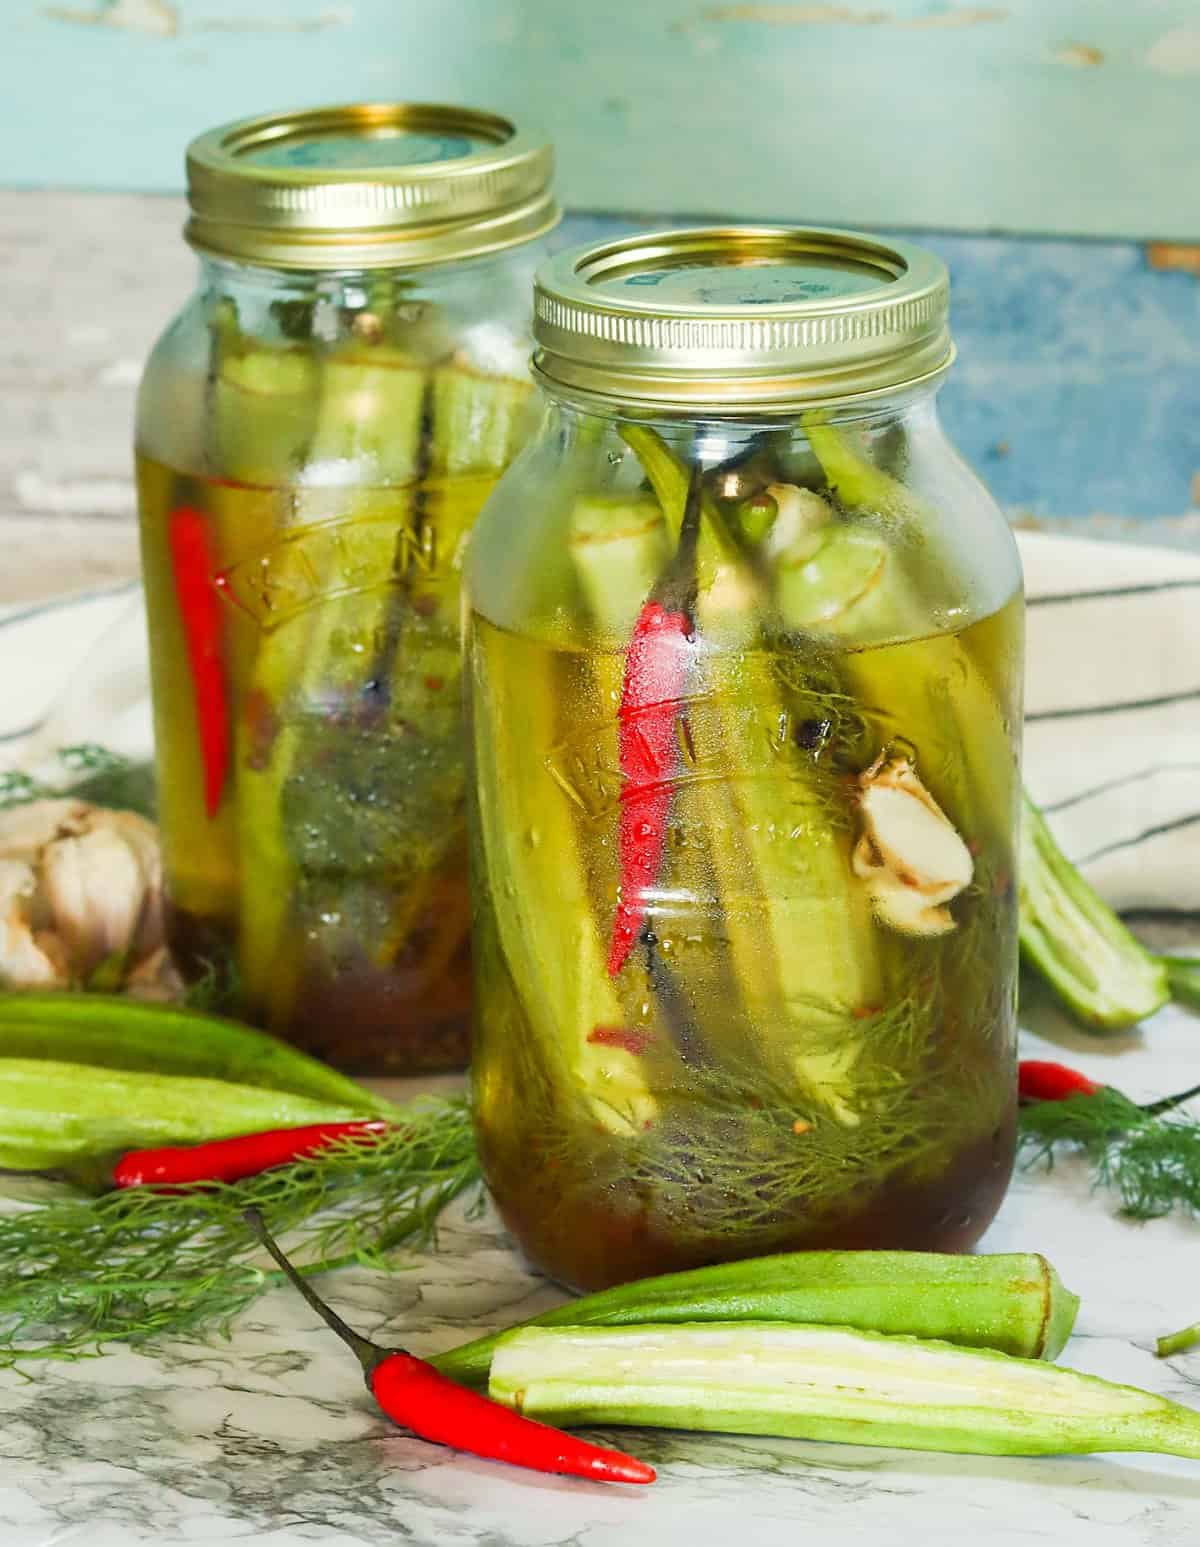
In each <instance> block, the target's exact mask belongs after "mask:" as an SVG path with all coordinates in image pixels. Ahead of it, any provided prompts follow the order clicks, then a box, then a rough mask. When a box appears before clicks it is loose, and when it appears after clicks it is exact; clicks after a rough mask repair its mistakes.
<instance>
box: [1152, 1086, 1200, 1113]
mask: <svg viewBox="0 0 1200 1547" xmlns="http://www.w3.org/2000/svg"><path fill="white" fill-rule="evenodd" d="M1194 1096H1200V1085H1193V1086H1192V1087H1191V1088H1190V1090H1181V1091H1178V1092H1177V1093H1176V1094H1175V1095H1174V1096H1163V1097H1161V1098H1160V1099H1159V1100H1158V1101H1146V1102H1143V1103H1142V1111H1143V1112H1145V1113H1146V1114H1147V1115H1148V1116H1150V1117H1161V1116H1162V1114H1163V1113H1164V1112H1172V1111H1174V1109H1175V1108H1176V1107H1181V1106H1182V1105H1183V1104H1184V1102H1185V1101H1191V1100H1192V1098H1193V1097H1194Z"/></svg>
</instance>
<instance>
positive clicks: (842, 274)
mask: <svg viewBox="0 0 1200 1547" xmlns="http://www.w3.org/2000/svg"><path fill="white" fill-rule="evenodd" d="M947 291H948V287H947V279H946V274H945V270H944V268H943V266H942V265H941V263H940V262H939V261H938V260H937V259H936V258H935V257H933V256H932V255H931V254H929V253H927V252H924V251H922V250H921V249H919V248H916V247H913V246H911V245H909V244H906V243H891V242H888V243H883V242H879V241H875V240H873V239H870V238H866V237H858V236H855V235H854V234H852V233H844V232H832V231H819V230H816V231H809V230H797V229H773V228H767V229H762V228H759V229H753V230H749V229H748V230H738V229H717V230H701V231H690V232H689V231H684V232H670V233H662V234H658V235H652V236H643V237H637V238H630V239H626V240H623V241H619V242H614V243H611V244H607V245H604V246H600V247H595V248H591V249H586V250H583V249H581V250H577V251H574V252H571V253H566V254H563V255H561V256H559V257H558V258H555V259H553V260H552V261H550V262H549V263H547V264H546V265H544V266H543V267H542V269H541V270H540V271H539V274H538V282H537V291H536V302H535V324H534V328H535V339H536V342H537V351H536V354H535V366H536V375H537V376H538V378H539V385H540V388H541V391H542V393H543V396H544V399H545V402H546V415H545V419H544V421H543V429H542V432H541V435H540V437H539V438H538V439H537V440H536V442H535V443H534V444H533V445H532V446H531V447H530V448H529V450H528V451H527V452H526V454H525V455H524V456H523V457H522V458H521V461H520V462H519V463H518V464H517V465H516V466H515V467H514V468H512V469H511V470H510V471H509V472H508V473H507V474H506V475H505V477H504V478H503V479H502V480H501V482H500V484H499V486H498V487H497V489H496V491H495V493H494V494H493V495H492V497H491V499H490V500H489V502H488V505H487V507H486V509H485V510H484V512H483V515H482V516H481V519H480V521H479V524H478V526H477V528H476V531H475V536H474V538H473V542H472V549H471V555H470V559H469V564H468V592H469V601H470V624H469V635H468V644H467V651H468V667H467V669H468V673H469V688H470V697H471V735H472V740H473V781H472V789H471V801H472V807H471V814H472V865H473V884H474V887H475V891H476V915H475V916H476V930H475V947H474V949H475V972H476V1006H477V1032H476V1036H477V1041H476V1050H475V1055H474V1069H473V1078H474V1090H475V1103H476V1124H477V1130H478V1135H479V1141H480V1146H481V1152H482V1155H483V1159H484V1164H485V1169H486V1173H487V1177H488V1181H489V1185H490V1187H491V1190H492V1193H493V1196H494V1197H495V1199H496V1202H497V1204H498V1205H499V1208H500V1210H501V1213H502V1214H503V1216H504V1218H505V1220H506V1222H507V1224H508V1225H509V1226H510V1228H511V1229H512V1230H513V1231H514V1233H515V1234H516V1236H517V1238H518V1239H519V1240H520V1242H521V1243H522V1245H523V1246H524V1247H525V1249H526V1250H527V1251H528V1252H529V1254H530V1255H531V1256H532V1257H533V1259H534V1260H535V1261H536V1262H537V1263H538V1264H539V1265H540V1266H541V1267H542V1268H544V1269H545V1270H546V1271H547V1272H549V1273H550V1274H552V1275H553V1276H555V1277H556V1278H559V1279H561V1280H563V1281H565V1282H568V1283H571V1284H574V1285H578V1286H581V1287H589V1288H590V1287H596V1286H600V1285H605V1284H611V1283H615V1282H619V1281H622V1280H625V1279H631V1278H634V1277H638V1276H641V1275H644V1274H648V1273H657V1272H662V1271H666V1270H670V1269H673V1268H684V1267H688V1266H692V1265H696V1264H700V1263H705V1262H710V1261H714V1260H719V1259H723V1258H732V1257H738V1256H745V1255H750V1254H753V1253H761V1252H769V1251H778V1250H785V1249H793V1248H797V1247H817V1246H832V1245H839V1246H852V1247H885V1246H893V1247H916V1248H929V1249H956V1248H965V1247H967V1246H969V1245H971V1244H972V1243H973V1242H974V1241H975V1240H977V1239H978V1237H979V1236H980V1235H981V1234H982V1232H983V1230H984V1229H985V1227H986V1226H987V1224H988V1223H989V1221H990V1220H991V1218H992V1217H993V1215H994V1213H995V1210H996V1208H997V1207H998V1205H999V1202H1000V1199H1001V1197H1002V1195H1003V1193H1004V1190H1005V1187H1006V1185H1007V1182H1008V1178H1009V1174H1010V1170H1011V1165H1012V1155H1013V1135H1014V1113H1015V1096H1016V1092H1015V1059H1014V1036H1015V1026H1014V1006H1015V982H1016V966H1017V956H1016V889H1015V884H1014V836H1015V832H1016V822H1017V811H1016V793H1017V788H1018V767H1017V759H1018V741H1019V727H1020V682H1021V643H1022V603H1021V596H1020V572H1019V565H1018V561H1017V558H1016V553H1015V547H1014V544H1013V542H1012V538H1011V535H1010V533H1009V531H1008V528H1007V526H1006V524H1005V522H1004V520H1003V518H1002V517H1001V515H1000V512H999V511H998V509H997V508H996V506H995V504H994V503H993V501H992V500H991V498H990V497H989V495H988V494H987V492H986V491H985V490H984V488H983V487H982V485H981V484H980V483H979V482H978V480H977V479H976V478H975V477H974V475H973V474H972V473H971V472H970V471H969V470H968V469H967V468H966V467H965V466H964V465H963V463H962V462H961V460H960V459H959V458H958V456H957V455H956V453H955V452H954V450H953V448H952V447H951V446H950V444H949V443H948V442H947V440H946V438H945V436H944V434H943V432H942V429H941V427H940V425H939V422H938V418H937V412H936V406H935V394H936V391H937V387H938V385H939V384H940V382H941V380H942V379H943V378H944V376H945V373H946V371H947V370H948V368H949V366H950V364H951V360H952V354H953V350H952V345H951V341H950V335H949V331H948V320H947V318H948V295H947Z"/></svg>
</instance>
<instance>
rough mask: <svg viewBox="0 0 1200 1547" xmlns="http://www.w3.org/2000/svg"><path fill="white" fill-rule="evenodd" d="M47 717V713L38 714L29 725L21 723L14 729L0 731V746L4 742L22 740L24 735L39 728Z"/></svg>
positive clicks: (30, 733) (31, 733) (30, 734)
mask: <svg viewBox="0 0 1200 1547" xmlns="http://www.w3.org/2000/svg"><path fill="white" fill-rule="evenodd" d="M48 718H49V716H48V715H44V714H42V715H39V716H38V718H37V719H36V720H34V721H33V722H32V724H30V725H22V726H20V727H19V728H18V729H17V730H15V731H4V732H3V733H0V747H2V746H3V745H4V744H5V742H8V741H23V740H24V739H25V737H26V736H32V735H33V733H34V731H40V730H41V728H42V726H43V725H45V723H46V721H47V719H48Z"/></svg>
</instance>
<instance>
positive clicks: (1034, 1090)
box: [1017, 1058, 1200, 1117]
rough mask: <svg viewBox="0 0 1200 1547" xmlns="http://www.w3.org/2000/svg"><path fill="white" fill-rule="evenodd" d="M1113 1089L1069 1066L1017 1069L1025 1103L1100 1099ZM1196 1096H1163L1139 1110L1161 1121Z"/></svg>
mask: <svg viewBox="0 0 1200 1547" xmlns="http://www.w3.org/2000/svg"><path fill="white" fill-rule="evenodd" d="M1110 1088H1111V1087H1109V1086H1107V1085H1103V1084H1101V1083H1100V1082H1099V1081H1098V1080H1090V1079H1088V1077H1087V1075H1086V1074H1080V1072H1079V1070H1078V1069H1069V1068H1068V1067H1067V1065H1066V1064H1056V1063H1050V1062H1047V1061H1045V1060H1043V1059H1040V1058H1024V1059H1022V1060H1021V1062H1020V1064H1019V1065H1018V1066H1017V1094H1018V1095H1019V1096H1020V1098H1021V1100H1022V1101H1066V1100H1067V1099H1068V1097H1070V1096H1097V1095H1099V1094H1100V1092H1101V1091H1105V1090H1109V1089H1110ZM1196 1096H1200V1085H1193V1086H1191V1088H1190V1089H1188V1090H1181V1091H1177V1092H1176V1093H1175V1094H1174V1095H1173V1096H1161V1097H1160V1098H1159V1099H1158V1100H1157V1101H1143V1102H1142V1103H1141V1106H1140V1110H1141V1111H1143V1112H1145V1113H1146V1114H1147V1115H1148V1116H1149V1117H1161V1116H1162V1115H1163V1114H1164V1113H1166V1112H1171V1111H1174V1109H1175V1108H1176V1107H1179V1106H1183V1104H1184V1103H1185V1102H1187V1101H1192V1100H1193V1099H1194V1098H1195V1097H1196Z"/></svg>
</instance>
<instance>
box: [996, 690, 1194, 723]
mask: <svg viewBox="0 0 1200 1547" xmlns="http://www.w3.org/2000/svg"><path fill="white" fill-rule="evenodd" d="M1194 698H1200V688H1190V689H1189V690H1188V691H1187V692H1186V693H1164V694H1163V695H1162V697H1161V698H1129V699H1125V700H1124V701H1123V702H1120V703H1116V704H1080V705H1078V706H1075V707H1072V708H1070V709H1038V710H1036V711H1035V712H1034V713H1032V714H1027V715H1026V716H1025V723H1026V724H1027V725H1033V724H1035V723H1040V722H1042V721H1044V720H1079V719H1082V718H1083V717H1084V716H1085V715H1089V714H1094V715H1095V716H1096V717H1097V718H1098V719H1099V718H1102V717H1103V716H1104V715H1109V714H1124V713H1125V712H1126V711H1127V710H1134V709H1163V708H1165V707H1166V706H1167V705H1168V704H1186V703H1188V702H1189V701H1190V700H1191V699H1194Z"/></svg>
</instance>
